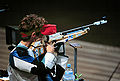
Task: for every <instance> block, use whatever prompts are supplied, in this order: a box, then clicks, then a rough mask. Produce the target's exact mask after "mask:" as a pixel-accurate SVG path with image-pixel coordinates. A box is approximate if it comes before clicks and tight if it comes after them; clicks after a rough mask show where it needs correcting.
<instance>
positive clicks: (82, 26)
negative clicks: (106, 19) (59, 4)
mask: <svg viewBox="0 0 120 81" xmlns="http://www.w3.org/2000/svg"><path fill="white" fill-rule="evenodd" d="M92 25H94V24H88V25H85V26H81V27H77V28H73V29H70V30H66V31H63V32H61V33H62V34H64V33H67V32H70V31H74V30H77V29H81V28H85V27H89V26H92Z"/></svg>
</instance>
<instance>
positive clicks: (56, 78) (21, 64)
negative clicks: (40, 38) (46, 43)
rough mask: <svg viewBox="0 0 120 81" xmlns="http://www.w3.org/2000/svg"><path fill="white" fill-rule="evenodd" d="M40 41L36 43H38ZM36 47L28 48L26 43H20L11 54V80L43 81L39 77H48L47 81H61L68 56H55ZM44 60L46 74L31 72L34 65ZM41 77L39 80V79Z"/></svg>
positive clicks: (9, 70) (9, 69)
mask: <svg viewBox="0 0 120 81" xmlns="http://www.w3.org/2000/svg"><path fill="white" fill-rule="evenodd" d="M39 43H40V42H38V43H37V44H36V45H38V44H39ZM33 49H34V47H32V48H28V47H26V46H25V45H24V44H22V43H19V44H18V45H17V47H15V48H14V49H13V50H12V51H11V53H10V56H9V66H8V74H9V78H10V81H42V79H39V78H46V81H49V80H50V81H60V80H61V78H62V76H63V74H64V71H65V67H66V63H67V61H68V57H66V56H55V55H54V54H52V53H46V54H42V55H40V53H42V50H40V51H41V52H38V51H39V50H34V51H33ZM35 54H36V55H35ZM39 62H42V63H43V64H44V66H45V67H41V68H44V69H46V71H45V72H43V73H46V75H45V76H43V75H42V73H41V74H40V75H39V76H38V75H34V74H32V73H31V69H32V68H33V67H37V63H39ZM38 79H39V80H38Z"/></svg>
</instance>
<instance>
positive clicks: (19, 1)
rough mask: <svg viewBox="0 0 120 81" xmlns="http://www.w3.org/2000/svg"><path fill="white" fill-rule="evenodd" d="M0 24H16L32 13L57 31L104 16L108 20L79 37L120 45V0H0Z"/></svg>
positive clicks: (3, 25) (91, 21)
mask: <svg viewBox="0 0 120 81" xmlns="http://www.w3.org/2000/svg"><path fill="white" fill-rule="evenodd" d="M0 9H6V10H5V11H3V12H0V27H5V26H7V25H18V24H19V22H20V20H21V19H22V18H23V17H24V16H25V15H27V14H31V13H35V14H38V15H39V16H43V17H45V18H46V19H47V20H48V22H49V23H54V24H56V25H57V27H58V31H63V30H67V29H71V28H74V27H78V26H83V25H87V24H90V23H93V22H94V21H97V20H99V19H100V18H101V17H103V16H106V17H107V19H108V23H107V24H104V25H100V26H92V27H91V30H90V31H89V33H88V34H86V35H85V36H82V37H80V38H78V39H79V40H83V41H88V42H94V43H99V44H105V45H110V46H117V47H120V36H119V35H120V25H119V24H120V22H119V19H120V15H119V14H120V5H119V0H15V1H14V0H9V1H7V0H0Z"/></svg>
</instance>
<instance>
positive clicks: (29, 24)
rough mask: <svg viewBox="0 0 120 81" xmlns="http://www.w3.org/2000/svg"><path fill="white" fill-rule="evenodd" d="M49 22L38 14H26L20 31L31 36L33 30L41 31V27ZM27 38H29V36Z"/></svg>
mask: <svg viewBox="0 0 120 81" xmlns="http://www.w3.org/2000/svg"><path fill="white" fill-rule="evenodd" d="M45 23H47V21H46V20H45V18H43V17H39V16H38V15H36V14H30V15H26V16H25V17H24V18H23V19H22V20H21V22H20V25H19V26H18V27H19V30H20V32H22V33H24V34H26V35H28V36H31V34H32V32H34V31H35V32H36V31H40V28H41V27H42V26H43V25H44V24H45ZM24 39H25V38H24ZM27 39H29V38H28V37H27Z"/></svg>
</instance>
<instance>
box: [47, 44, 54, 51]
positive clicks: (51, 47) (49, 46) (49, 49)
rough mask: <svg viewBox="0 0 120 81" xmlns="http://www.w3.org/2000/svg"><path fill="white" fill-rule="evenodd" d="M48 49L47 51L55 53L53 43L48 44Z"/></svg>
mask: <svg viewBox="0 0 120 81" xmlns="http://www.w3.org/2000/svg"><path fill="white" fill-rule="evenodd" d="M46 50H47V52H50V53H54V44H52V45H50V44H47V48H46Z"/></svg>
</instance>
